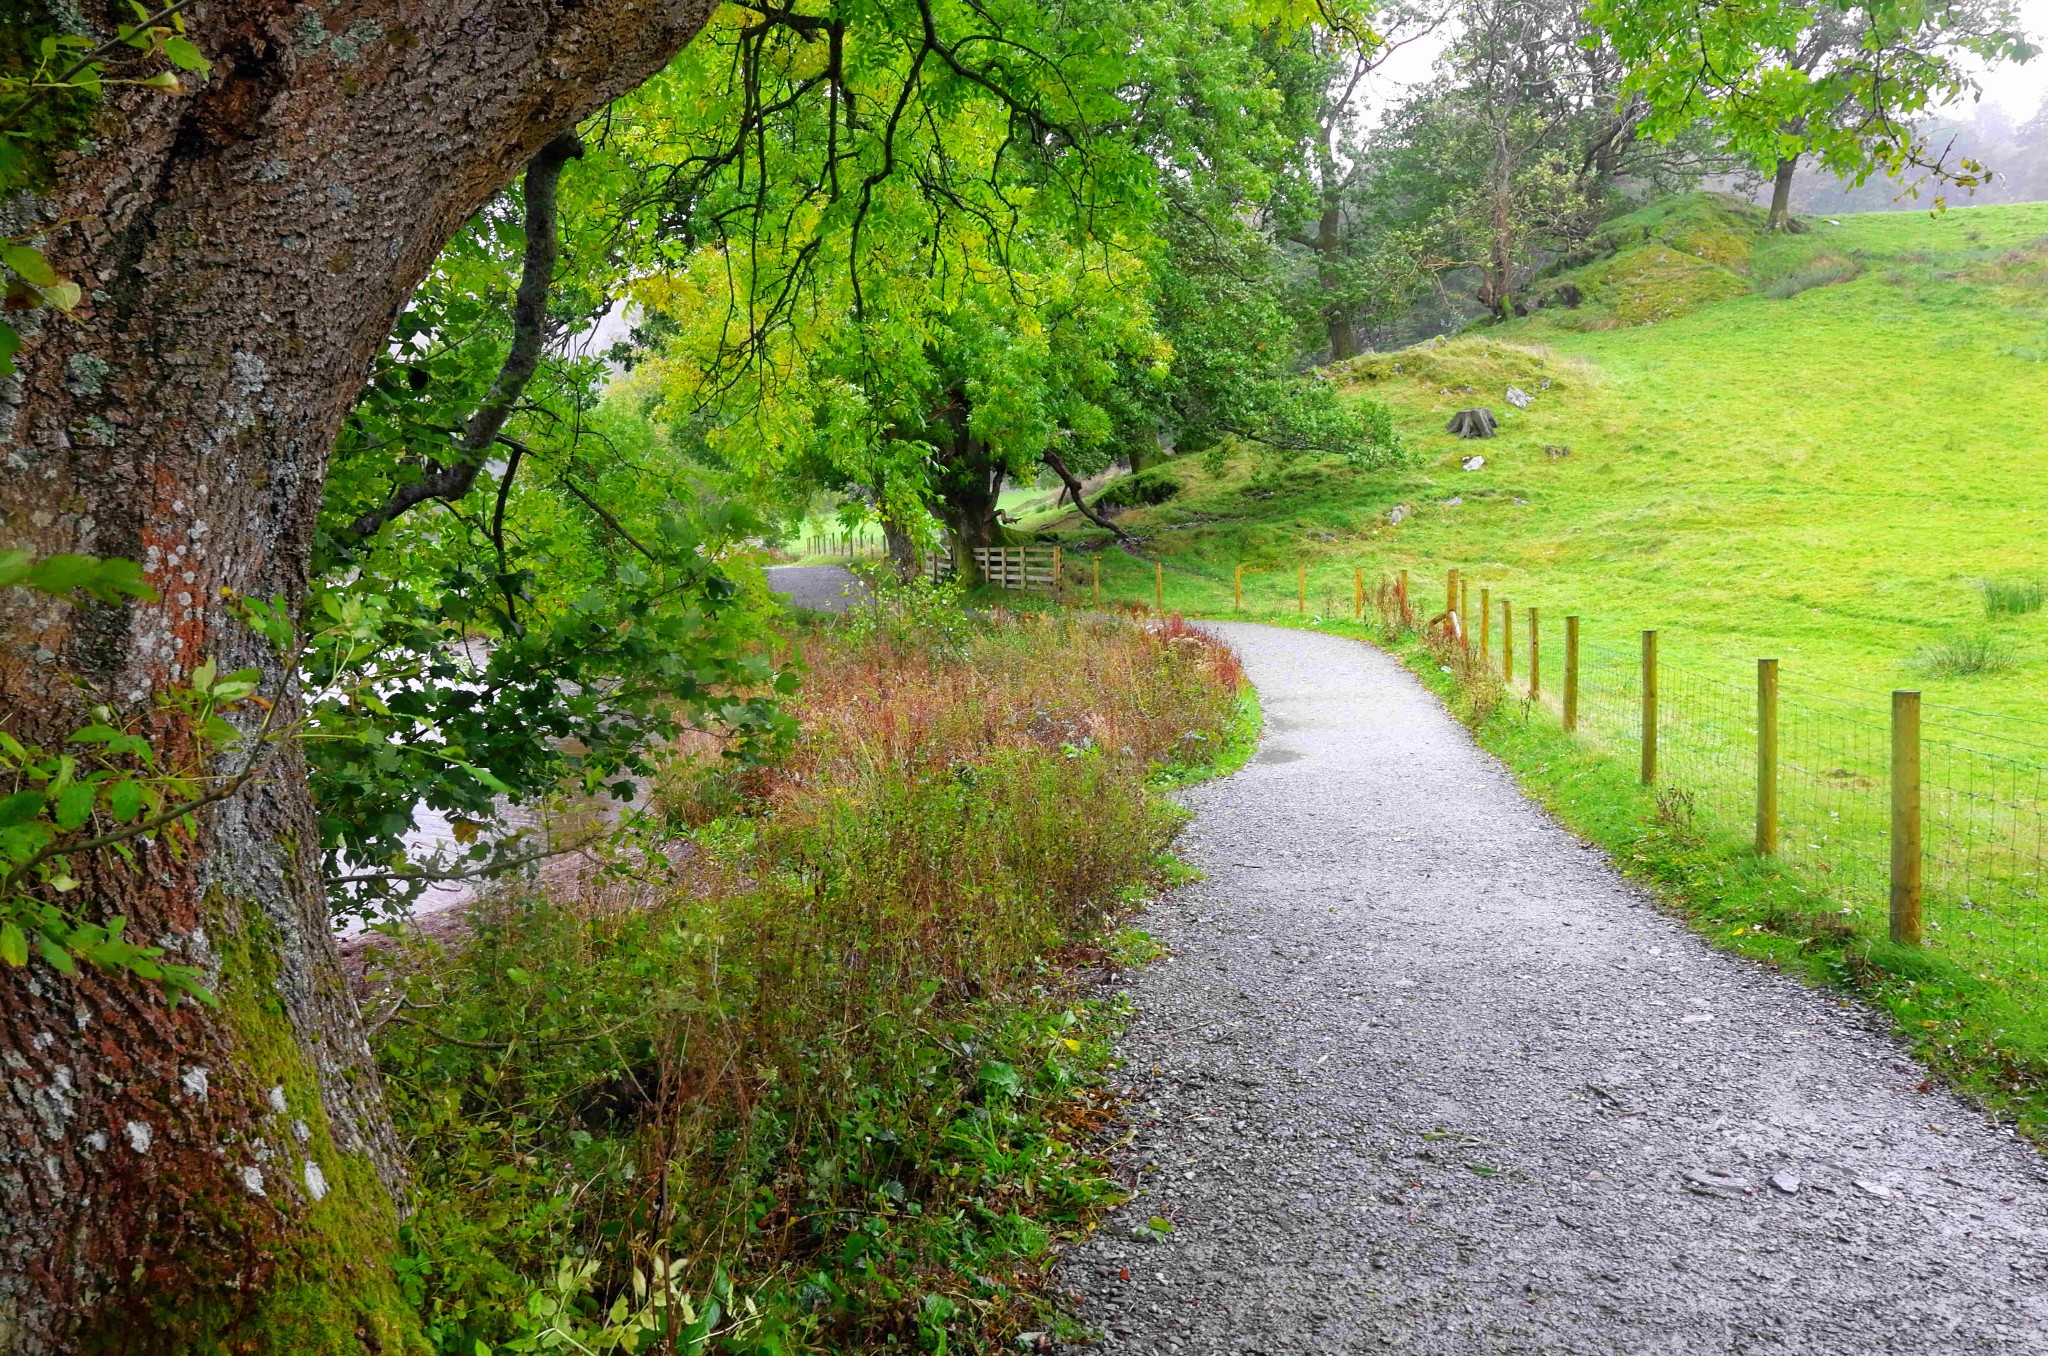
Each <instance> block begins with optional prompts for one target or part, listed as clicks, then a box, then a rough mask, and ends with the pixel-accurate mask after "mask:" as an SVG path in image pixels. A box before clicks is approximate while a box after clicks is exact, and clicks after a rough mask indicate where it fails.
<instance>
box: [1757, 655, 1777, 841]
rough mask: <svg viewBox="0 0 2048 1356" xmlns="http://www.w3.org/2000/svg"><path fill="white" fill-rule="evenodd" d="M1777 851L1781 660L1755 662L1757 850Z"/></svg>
mask: <svg viewBox="0 0 2048 1356" xmlns="http://www.w3.org/2000/svg"><path fill="white" fill-rule="evenodd" d="M1777 850H1778V661H1777V660H1775V659H1759V660H1757V661H1756V851H1757V855H1758V856H1759V857H1768V856H1770V855H1771V854H1772V853H1774V852H1776V851H1777Z"/></svg>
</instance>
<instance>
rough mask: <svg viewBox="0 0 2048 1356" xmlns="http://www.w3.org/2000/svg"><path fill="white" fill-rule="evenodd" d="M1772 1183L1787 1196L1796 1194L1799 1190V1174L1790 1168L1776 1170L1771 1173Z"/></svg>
mask: <svg viewBox="0 0 2048 1356" xmlns="http://www.w3.org/2000/svg"><path fill="white" fill-rule="evenodd" d="M1771 1185H1772V1186H1774V1187H1776V1188H1777V1189H1778V1190H1780V1191H1782V1192H1784V1193H1785V1194H1786V1195H1787V1196H1791V1195H1795V1194H1797V1193H1798V1191H1799V1174H1798V1173H1796V1172H1793V1171H1791V1170H1790V1169H1786V1170H1785V1171H1783V1172H1774V1173H1772V1174H1771Z"/></svg>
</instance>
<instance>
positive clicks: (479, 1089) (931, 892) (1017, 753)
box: [381, 608, 1241, 1351]
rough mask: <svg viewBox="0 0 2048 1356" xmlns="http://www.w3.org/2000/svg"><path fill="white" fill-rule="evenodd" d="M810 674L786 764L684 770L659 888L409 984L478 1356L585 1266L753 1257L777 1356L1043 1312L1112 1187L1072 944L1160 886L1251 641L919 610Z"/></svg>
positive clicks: (449, 1317)
mask: <svg viewBox="0 0 2048 1356" xmlns="http://www.w3.org/2000/svg"><path fill="white" fill-rule="evenodd" d="M803 657H804V660H805V663H806V665H807V667H808V673H807V678H806V682H805V685H804V689H803V691H802V694H801V696H800V697H799V698H798V699H797V700H796V701H795V702H794V704H793V708H792V709H793V713H794V714H795V715H796V717H797V719H798V722H799V727H800V733H799V734H798V736H797V737H796V739H795V740H794V742H793V743H792V745H791V746H790V747H789V748H788V749H787V751H786V752H785V754H784V755H783V756H782V757H781V758H780V759H778V760H777V761H776V762H774V763H773V764H771V765H768V766H762V767H740V766H737V765H735V764H733V763H732V762H731V761H730V760H728V759H724V758H722V757H719V756H717V755H716V754H715V753H700V754H698V755H696V756H693V757H690V758H687V759H684V760H681V761H680V762H679V764H678V766H677V767H676V768H675V769H673V771H672V773H671V775H669V776H668V777H667V778H666V779H665V780H664V782H663V784H662V786H661V787H660V788H659V791H658V794H657V798H656V799H657V803H658V805H659V807H660V808H661V809H662V810H663V811H664V812H665V813H667V814H668V815H669V816H670V817H671V820H672V822H673V823H674V824H675V825H676V826H678V831H679V832H681V831H685V830H686V831H687V846H688V850H687V851H683V852H675V851H667V852H660V853H650V854H649V857H648V866H647V874H648V875H650V876H651V875H656V874H658V876H659V880H658V882H655V883H650V880H649V879H647V878H642V879H639V880H635V881H633V882H630V883H629V884H630V887H631V888H629V889H627V890H624V891H620V892H614V893H613V894H611V895H609V896H606V895H602V894H600V895H598V896H595V897H593V898H591V899H587V900H582V901H578V900H563V899H547V898H541V897H534V896H530V895H529V896H522V897H507V898H503V899H499V900H496V901H493V902H492V903H491V904H490V905H489V906H488V907H487V908H485V909H483V910H481V911H480V912H479V916H478V918H477V919H476V920H475V928H474V934H473V937H472V940H471V941H470V943H469V944H468V945H467V946H466V947H465V948H464V949H462V950H461V951H459V952H455V953H434V952H429V953H426V954H421V955H416V956H414V957H412V958H411V960H410V961H409V962H408V965H409V968H408V969H406V970H405V972H404V973H402V974H401V976H400V977H399V989H400V991H402V993H403V994H404V998H405V1001H406V1002H407V1004H408V1005H409V1006H408V1007H406V1008H405V1009H404V1010H402V1011H401V1012H400V1013H399V1014H398V1018H397V1020H395V1021H394V1022H393V1024H392V1025H391V1026H389V1027H387V1028H386V1029H385V1031H384V1033H383V1036H382V1039H381V1046H382V1050H381V1053H382V1054H383V1057H384V1066H385V1069H386V1075H387V1079H388V1080H389V1082H390V1085H391V1088H392V1092H393V1100H394V1103H395V1105H396V1106H397V1107H398V1108H399V1116H400V1120H401V1125H402V1128H403V1129H404V1130H405V1132H406V1133H407V1135H408V1137H409V1138H410V1140H411V1144H412V1148H413V1152H414V1155H415V1160H416V1162H417V1163H418V1164H419V1168H420V1181H421V1184H422V1201H421V1208H420V1210H419V1212H418V1214H417V1215H416V1217H415V1219H414V1222H413V1223H412V1224H411V1225H410V1226H409V1238H410V1240H411V1242H412V1245H413V1247H414V1257H415V1259H416V1260H415V1262H414V1265H415V1267H416V1268H417V1271H418V1275H419V1276H420V1278H421V1279H420V1282H419V1286H418V1291H419V1299H420V1303H421V1304H422V1306H423V1308H424V1309H426V1310H428V1311H429V1312H430V1313H431V1314H432V1315H433V1316H434V1320H435V1321H436V1322H438V1323H439V1324H440V1325H441V1326H440V1329H439V1333H440V1336H441V1339H443V1340H444V1345H445V1346H446V1347H447V1349H450V1350H454V1349H458V1348H459V1349H463V1350H465V1351H466V1350H468V1348H465V1347H461V1343H462V1342H465V1341H469V1342H472V1343H473V1342H474V1341H475V1340H477V1339H481V1340H484V1341H486V1342H492V1343H496V1342H500V1341H503V1340H504V1339H505V1338H506V1336H507V1334H508V1332H510V1331H513V1329H510V1328H508V1327H507V1326H506V1325H507V1322H508V1321H509V1320H507V1319H506V1318H505V1317H504V1314H505V1313H506V1312H507V1311H510V1310H515V1309H516V1308H517V1306H518V1305H519V1303H521V1302H522V1297H523V1295H524V1293H525V1290H524V1288H525V1287H527V1286H528V1285H529V1284H530V1281H529V1278H530V1277H532V1276H533V1275H535V1274H537V1272H539V1271H544V1270H546V1269H547V1268H549V1267H551V1266H552V1265H553V1261H554V1259H555V1258H556V1257H558V1256H560V1255H563V1254H568V1253H576V1254H583V1255H588V1256H590V1257H592V1258H594V1259H598V1260H600V1261H601V1263H602V1267H603V1275H602V1276H601V1278H600V1284H599V1287H598V1290H599V1293H600V1294H602V1293H605V1285H606V1283H607V1282H608V1283H609V1284H610V1285H611V1286H613V1287H614V1288H616V1287H619V1286H624V1285H625V1284H626V1280H627V1278H628V1277H629V1275H630V1268H631V1266H632V1265H633V1263H634V1261H635V1259H636V1258H638V1259H640V1260H641V1262H642V1263H643V1264H644V1262H645V1260H646V1259H647V1258H649V1257H652V1256H655V1255H662V1256H670V1257H683V1258H688V1259H690V1262H689V1264H688V1265H689V1269H690V1270H689V1275H690V1279H691V1280H692V1281H693V1282H694V1283H698V1284H700V1285H705V1286H708V1285H710V1284H711V1283H712V1279H713V1276H714V1274H715V1273H719V1272H722V1273H724V1274H725V1275H728V1276H730V1277H731V1278H732V1279H733V1280H735V1281H736V1282H738V1283H740V1284H741V1286H742V1287H743V1288H745V1289H748V1290H750V1293H752V1294H753V1295H754V1296H755V1298H756V1302H757V1303H758V1304H759V1305H760V1306H761V1314H760V1315H759V1316H757V1319H758V1321H757V1322H756V1323H755V1325H754V1327H753V1328H751V1329H749V1331H750V1332H752V1334H753V1336H752V1337H751V1338H749V1339H748V1340H750V1341H752V1340H757V1339H758V1340H759V1341H760V1342H762V1343H764V1344H765V1345H763V1347H762V1349H764V1350H766V1349H773V1343H772V1341H770V1336H771V1335H772V1334H771V1333H770V1330H771V1328H775V1327H776V1325H780V1327H781V1329H782V1330H784V1337H782V1338H775V1339H774V1340H775V1341H782V1340H785V1338H786V1339H787V1343H788V1344H789V1349H793V1350H801V1349H832V1350H860V1349H865V1348H868V1347H871V1346H885V1345H889V1344H890V1343H893V1342H911V1341H913V1340H925V1337H928V1336H929V1335H930V1331H931V1330H933V1325H934V1324H936V1325H937V1327H938V1328H939V1329H944V1330H947V1331H952V1330H954V1329H958V1330H959V1333H960V1334H966V1335H968V1336H971V1335H972V1334H973V1333H974V1332H983V1331H988V1332H1000V1331H1002V1330H1004V1327H1005V1324H1006V1323H1007V1324H1010V1325H1011V1326H1013V1327H1014V1325H1015V1324H1016V1323H1019V1322H1022V1321H1024V1318H1025V1317H1027V1316H1028V1315H1029V1314H1030V1313H1032V1312H1036V1309H1035V1307H1034V1306H1036V1305H1037V1304H1038V1302H1037V1301H1035V1300H1033V1299H1032V1298H1031V1291H1032V1288H1033V1286H1034V1285H1035V1284H1036V1281H1035V1279H1034V1278H1035V1276H1036V1274H1037V1271H1038V1269H1039V1267H1040V1266H1041V1264H1042V1255H1043V1250H1044V1247H1045V1231H1046V1229H1047V1228H1049V1227H1052V1225H1051V1224H1049V1223H1048V1222H1047V1220H1048V1219H1050V1220H1057V1219H1060V1218H1070V1217H1078V1214H1079V1213H1080V1212H1082V1211H1084V1210H1085V1209H1086V1208H1088V1206H1089V1205H1090V1203H1091V1202H1093V1201H1095V1200H1098V1199H1099V1198H1100V1197H1101V1194H1102V1193H1103V1191H1104V1190H1106V1188H1105V1187H1104V1185H1103V1184H1102V1183H1101V1182H1100V1181H1099V1179H1098V1178H1097V1177H1096V1175H1095V1174H1094V1173H1093V1172H1092V1171H1090V1170H1088V1169H1087V1168H1086V1167H1085V1166H1083V1165H1081V1164H1080V1161H1079V1160H1078V1159H1075V1158H1073V1156H1072V1150H1071V1149H1070V1148H1066V1147H1063V1146H1062V1145H1061V1143H1060V1142H1059V1141H1058V1140H1057V1139H1056V1138H1055V1139H1048V1138H1047V1137H1046V1136H1047V1134H1048V1132H1047V1130H1046V1129H1045V1116H1046V1115H1047V1114H1048V1113H1047V1112H1046V1111H1045V1110H1044V1106H1045V1105H1046V1104H1047V1103H1048V1100H1049V1099H1050V1100H1057V1098H1058V1096H1059V1095H1060V1093H1061V1090H1062V1089H1063V1088H1064V1087H1065V1086H1066V1085H1067V1084H1068V1083H1069V1082H1071V1081H1072V1080H1073V1079H1074V1078H1076V1077H1078V1076H1079V1074H1078V1068H1079V1066H1080V1065H1081V1064H1083V1063H1085V1061H1086V1059H1087V1058H1088V1055H1087V1053H1086V1050H1087V1047H1086V1046H1085V1043H1084V1040H1083V1037H1084V1036H1085V1035H1086V1033H1085V1032H1083V1031H1080V1030H1077V1029H1074V1027H1075V1023H1076V1021H1077V1020H1078V1019H1077V1018H1076V1017H1075V1016H1074V1013H1075V1011H1076V1010H1075V1009H1074V1007H1073V1005H1072V1002H1071V1001H1070V1000H1068V999H1062V998H1059V997H1058V996H1057V995H1056V993H1054V989H1050V988H1049V987H1048V985H1049V984H1050V980H1049V978H1048V974H1049V972H1048V970H1047V964H1048V961H1047V958H1048V956H1050V955H1053V954H1054V953H1056V952H1057V951H1058V950H1059V949H1060V948H1062V947H1063V946H1067V945H1069V944H1072V943H1074V942H1075V941H1076V940H1077V939H1085V938H1088V937H1092V936H1096V935H1099V934H1101V933H1103V932H1104V931H1105V929H1106V928H1107V927H1108V926H1109V925H1110V924H1111V923H1112V922H1113V920H1114V918H1115V917H1116V916H1117V914H1118V912H1119V911H1120V910H1121V909H1123V908H1125V907H1126V906H1127V905H1128V904H1129V903H1130V901H1131V899H1132V898H1133V895H1132V891H1133V889H1134V888H1136V887H1140V886H1142V885H1143V884H1144V883H1145V882H1147V881H1148V880H1150V879H1151V878H1153V876H1154V875H1155V873H1156V872H1157V870H1158V863H1159V860H1160V854H1161V853H1162V852H1163V850H1164V849H1165V848H1166V846H1167V845H1168V843H1169V842H1170V841H1171V838H1172V835H1173V833H1174V831H1175V828H1176V827H1177V822H1178V821H1177V815H1176V812H1175V811H1174V810H1173V809H1172V807H1171V806H1169V805H1167V804H1166V803H1165V802H1164V801H1163V800H1162V799H1161V798H1160V797H1158V796H1156V795H1154V794H1152V793H1151V792H1150V791H1149V790H1148V787H1147V779H1148V776H1149V775H1150V774H1151V772H1152V771H1153V770H1154V769H1155V768H1157V767H1158V766H1160V765H1162V764H1169V763H1173V762H1175V761H1182V760H1188V761H1191V760H1195V759H1199V758H1201V757H1203V756H1204V755H1205V752H1206V750H1207V749H1210V748H1213V747H1215V745H1216V741H1218V740H1219V739H1220V737H1221V734H1222V732H1223V730H1224V729H1225V728H1226V727H1227V725H1228V724H1229V722H1230V719H1231V717H1232V715H1233V713H1234V711H1235V707H1236V700H1237V691H1238V687H1239V684H1240V683H1241V674H1240V671H1239V669H1238V667H1237V662H1236V660H1235V658H1234V656H1232V655H1231V654H1230V652H1229V651H1228V650H1226V649H1224V648H1223V647H1221V646H1220V645H1218V644H1216V643H1215V642H1213V641H1211V640H1209V639H1208V638H1207V637H1205V636H1202V635H1201V634H1199V633H1197V632H1194V631H1192V630H1191V629H1189V628H1187V627H1185V626H1182V625H1178V624H1172V623H1167V624H1161V625H1159V626H1157V627H1153V628H1149V629H1148V628H1143V627H1137V626H1132V625H1127V624H1120V623H1109V622H1091V621H1082V620H1073V619H1065V618H1034V617H1019V618H1012V619H1004V620H1000V621H993V622H981V623H977V622H973V621H969V620H966V619H963V618H960V617H959V616H958V615H957V614H952V613H947V612H945V611H943V610H942V609H931V608H925V609H924V610H923V611H918V610H915V609H913V610H912V611H910V612H908V613H906V614H903V615H895V616H888V615H884V616H882V617H878V618H877V617H871V618H868V619H865V620H864V621H862V622H860V623H858V624H856V625H853V626H840V627H837V628H832V629H826V630H822V631H820V632H819V633H817V634H816V635H814V636H812V637H811V638H810V639H809V640H808V641H807V643H806V644H805V646H804V654H803ZM1054 988H1056V986H1054ZM1049 995H1052V996H1051V997H1049ZM1098 1053H1099V1052H1098ZM1034 1107H1035V1108H1037V1109H1036V1110H1033V1109H1032V1108H1034ZM1034 1117H1035V1118H1036V1119H1034ZM1034 1127H1035V1128H1034ZM1027 1146H1031V1147H1030V1152H1029V1153H1027V1154H1025V1155H1024V1158H1025V1159H1027V1160H1028V1162H1019V1161H1017V1152H1016V1151H1017V1150H1020V1149H1023V1148H1025V1147H1027ZM963 1272H964V1274H966V1275H967V1276H968V1277H969V1279H968V1280H965V1281H963V1280H962V1279H961V1276H962V1274H963ZM928 1295H936V1296H938V1299H939V1301H940V1302H938V1303H936V1304H932V1303H927V1302H926V1300H925V1299H924V1298H923V1297H924V1296H928ZM771 1320H772V1321H771ZM921 1334H923V1335H924V1336H923V1337H921V1336H920V1335H921ZM730 1340H732V1341H737V1340H739V1339H738V1337H737V1336H735V1337H733V1338H731V1339H730ZM954 1340H955V1341H956V1342H957V1341H959V1340H962V1338H961V1336H959V1335H958V1334H956V1336H955V1338H954ZM806 1343H818V1344H822V1345H819V1346H817V1347H815V1348H807V1347H806Z"/></svg>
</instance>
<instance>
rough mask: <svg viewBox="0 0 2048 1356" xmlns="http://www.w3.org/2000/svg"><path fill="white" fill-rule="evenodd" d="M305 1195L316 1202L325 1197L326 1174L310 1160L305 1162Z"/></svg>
mask: <svg viewBox="0 0 2048 1356" xmlns="http://www.w3.org/2000/svg"><path fill="white" fill-rule="evenodd" d="M306 1194H307V1195H308V1196H311V1197H312V1198H313V1199H314V1200H316V1201H317V1200H320V1199H321V1198H323V1197H325V1196H326V1195H327V1174H326V1173H324V1172H322V1171H320V1165H319V1164H318V1163H315V1162H314V1161H313V1160H312V1159H310V1158H309V1159H307V1160H306Z"/></svg>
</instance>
